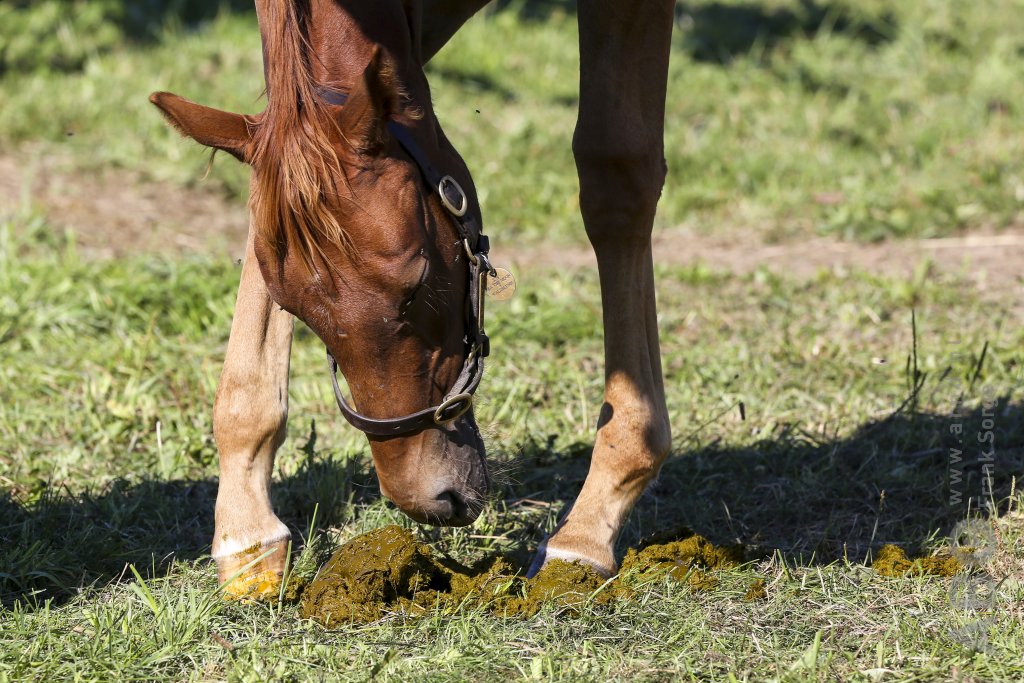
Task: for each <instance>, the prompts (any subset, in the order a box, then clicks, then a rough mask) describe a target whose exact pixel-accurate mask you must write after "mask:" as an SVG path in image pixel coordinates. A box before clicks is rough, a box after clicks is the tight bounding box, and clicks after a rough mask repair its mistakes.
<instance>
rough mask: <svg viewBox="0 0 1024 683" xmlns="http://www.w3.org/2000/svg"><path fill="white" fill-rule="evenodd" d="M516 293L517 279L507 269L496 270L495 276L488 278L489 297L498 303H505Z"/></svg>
mask: <svg viewBox="0 0 1024 683" xmlns="http://www.w3.org/2000/svg"><path fill="white" fill-rule="evenodd" d="M515 293H516V279H515V277H514V276H513V275H512V273H511V272H510V271H509V270H507V269H506V268H495V269H494V274H493V275H488V276H487V296H489V297H491V298H492V299H495V300H496V301H505V300H507V299H511V298H512V295H513V294H515Z"/></svg>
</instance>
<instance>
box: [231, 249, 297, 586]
mask: <svg viewBox="0 0 1024 683" xmlns="http://www.w3.org/2000/svg"><path fill="white" fill-rule="evenodd" d="M293 324H294V323H293V318H292V316H291V314H289V313H288V312H286V311H284V310H282V309H281V308H280V307H279V306H277V304H275V303H274V302H273V300H272V299H271V298H270V294H269V292H268V291H267V288H266V285H265V284H264V282H263V276H262V274H261V273H260V269H259V264H258V263H257V261H256V257H255V256H254V254H253V243H252V230H251V229H250V235H249V244H248V247H247V248H246V256H245V263H244V265H243V266H242V279H241V283H240V284H239V287H238V298H237V299H236V303H235V316H234V319H233V320H232V322H231V337H230V339H229V340H228V348H227V354H226V356H225V358H224V369H223V371H222V372H221V376H220V385H219V386H218V388H217V399H216V402H215V404H214V408H213V434H214V438H215V439H216V441H217V448H218V450H219V452H220V486H219V488H218V491H217V509H216V524H215V530H214V539H213V553H212V554H213V557H214V559H215V560H216V561H217V573H218V576H219V578H220V580H221V582H229V583H227V586H226V590H227V592H228V594H230V595H235V596H243V595H245V596H251V597H256V596H260V595H269V594H276V592H277V590H278V589H279V587H280V582H281V576H282V574H283V571H284V568H285V561H286V556H287V553H288V541H289V538H290V536H291V534H290V533H289V531H288V527H286V526H285V525H284V524H282V523H281V520H279V519H278V518H277V516H276V515H275V514H274V511H273V509H272V507H271V504H270V475H271V472H272V470H273V467H274V453H275V452H276V451H277V448H278V447H279V446H280V445H281V443H282V442H283V441H284V437H285V427H286V424H287V421H288V364H289V359H290V356H291V343H292V342H291V340H292V327H293Z"/></svg>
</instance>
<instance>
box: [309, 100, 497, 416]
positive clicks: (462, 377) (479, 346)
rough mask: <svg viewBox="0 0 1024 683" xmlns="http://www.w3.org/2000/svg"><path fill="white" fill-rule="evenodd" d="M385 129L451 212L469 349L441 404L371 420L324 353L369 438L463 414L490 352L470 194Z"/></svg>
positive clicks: (338, 396)
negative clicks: (463, 265)
mask: <svg viewBox="0 0 1024 683" xmlns="http://www.w3.org/2000/svg"><path fill="white" fill-rule="evenodd" d="M317 94H318V95H319V96H320V98H321V99H322V100H323V101H324V102H326V103H327V104H330V105H334V106H341V105H343V104H345V102H346V101H348V94H347V93H343V92H340V91H337V90H330V89H327V88H318V89H317ZM387 127H388V132H389V133H391V135H393V136H394V138H395V139H396V140H397V141H398V144H399V145H401V147H402V149H404V150H405V153H406V154H408V155H409V156H410V157H411V158H412V160H413V161H414V162H416V165H417V166H418V167H419V169H420V173H421V174H422V175H423V178H424V180H426V182H427V185H428V186H429V187H430V188H431V189H432V190H433V191H434V192H436V193H437V195H438V197H439V198H440V199H441V203H442V204H443V205H444V207H445V209H447V210H448V213H449V214H451V216H452V219H453V221H454V223H455V228H456V230H457V231H458V233H459V238H460V239H461V240H462V247H463V250H464V251H465V252H466V256H467V257H468V259H469V306H468V311H467V314H466V323H467V329H466V343H467V344H468V345H469V352H468V353H467V354H466V360H465V362H464V363H463V364H462V371H461V372H460V373H459V376H458V378H457V379H456V380H455V384H454V385H452V388H451V389H449V390H448V393H447V394H445V396H444V398H443V399H442V400H441V402H440V403H439V404H437V405H436V406H431V407H429V408H424V409H423V410H420V411H417V412H415V413H410V414H408V415H403V416H402V417H390V418H372V417H367V416H366V415H363V414H361V413H358V412H356V410H355V409H354V408H353V407H352V406H351V405H349V402H348V401H347V400H346V399H345V395H344V394H343V393H342V391H341V386H340V385H339V384H338V362H337V361H336V360H335V359H334V356H333V355H331V352H330V351H328V352H327V361H328V365H329V367H330V371H331V384H332V385H333V386H334V398H335V400H336V401H337V403H338V409H339V410H340V411H341V414H342V415H344V416H345V419H346V420H348V421H349V423H350V424H351V425H352V426H353V427H355V428H356V429H358V430H360V431H362V432H365V433H366V434H370V435H373V436H399V435H402V434H409V433H411V432H418V431H421V430H423V429H427V428H429V427H435V426H437V425H444V424H447V423H449V422H452V421H454V420H456V419H458V418H460V417H462V415H464V414H465V413H466V412H467V411H468V410H469V409H470V408H472V407H473V393H474V392H475V391H476V389H477V387H478V386H480V380H481V379H482V378H483V375H484V357H486V356H487V355H488V354H489V353H490V341H489V340H488V338H487V334H486V333H485V332H484V294H485V291H486V287H487V276H488V275H491V274H494V268H493V267H492V266H491V262H490V260H488V258H487V253H488V251H490V242H489V241H488V239H487V236H486V235H484V234H483V229H482V228H481V226H480V224H479V222H478V221H477V219H476V217H475V214H474V212H472V211H469V198H468V197H467V195H466V193H465V191H463V189H462V187H461V186H459V184H458V183H457V182H456V181H455V179H454V178H452V177H451V176H450V175H442V174H441V173H440V172H438V170H437V169H436V168H435V167H434V165H433V164H431V163H430V158H429V157H428V156H427V155H426V153H425V152H424V151H423V148H422V147H420V146H419V143H417V142H416V140H415V139H414V138H413V136H412V132H411V131H410V130H409V129H408V128H406V127H405V126H403V125H402V124H400V123H398V122H396V121H388V122H387Z"/></svg>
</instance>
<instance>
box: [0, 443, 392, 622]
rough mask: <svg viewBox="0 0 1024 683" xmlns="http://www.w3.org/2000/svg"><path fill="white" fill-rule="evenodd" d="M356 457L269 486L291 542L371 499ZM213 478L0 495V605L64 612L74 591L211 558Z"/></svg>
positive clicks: (372, 486)
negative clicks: (22, 497) (48, 606)
mask: <svg viewBox="0 0 1024 683" xmlns="http://www.w3.org/2000/svg"><path fill="white" fill-rule="evenodd" d="M377 490H378V489H377V483H376V478H375V476H374V475H373V473H372V472H371V471H370V469H369V462H368V460H366V459H362V458H349V459H345V460H328V459H321V458H308V459H306V460H305V461H304V462H303V463H302V464H301V466H300V467H299V468H298V469H297V471H296V472H294V473H292V474H289V475H287V476H284V477H282V478H281V479H280V480H279V481H276V482H275V483H274V490H273V499H274V508H275V510H276V511H277V513H278V515H279V516H280V517H281V519H282V521H284V523H285V524H287V525H288V526H289V528H291V529H292V530H293V533H294V534H295V539H296V542H297V543H299V542H301V541H300V535H304V534H305V533H306V532H307V531H308V530H309V529H310V526H311V523H312V522H313V518H314V515H315V518H316V523H317V527H318V528H324V527H328V526H333V525H339V524H343V523H344V522H346V521H347V520H348V519H349V517H351V515H352V514H353V511H354V510H355V509H356V507H357V506H359V505H360V504H365V503H366V502H368V501H369V500H370V499H374V498H376V497H377V496H378V493H377ZM216 498H217V481H216V479H202V480H195V481H188V480H173V481H143V482H141V483H138V484H128V483H125V482H115V483H114V484H112V485H111V486H110V487H108V488H107V489H106V490H104V491H102V492H99V493H94V494H85V495H80V496H70V495H65V493H64V492H62V491H60V490H49V491H48V492H47V493H46V494H44V496H43V497H42V498H41V499H39V500H37V501H35V502H32V503H30V504H24V503H22V502H21V501H18V500H16V499H15V498H14V497H13V496H12V495H11V494H10V493H9V492H0V604H3V605H5V606H10V605H12V604H13V603H14V602H17V601H20V602H22V603H24V604H26V605H41V604H43V603H44V602H45V601H46V600H48V599H49V600H52V601H53V602H54V604H61V603H63V602H66V601H67V600H68V599H70V598H71V597H73V596H74V595H75V594H76V593H77V592H78V591H79V590H80V589H81V588H83V587H86V586H91V585H104V584H106V583H109V582H111V581H119V580H121V579H124V578H126V577H127V578H128V579H129V580H130V579H131V578H132V573H131V570H130V569H129V568H128V565H129V564H132V565H134V566H135V568H136V569H137V570H138V571H139V572H140V574H142V576H143V577H144V578H149V577H153V576H161V575H164V574H165V573H166V571H167V570H168V569H169V568H170V566H171V564H172V562H173V561H174V560H175V559H178V560H184V561H192V560H197V559H200V558H202V557H203V556H207V555H209V552H210V541H211V538H212V534H213V523H214V503H215V501H216Z"/></svg>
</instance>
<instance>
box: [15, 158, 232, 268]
mask: <svg viewBox="0 0 1024 683" xmlns="http://www.w3.org/2000/svg"><path fill="white" fill-rule="evenodd" d="M28 208H31V209H32V210H33V211H34V212H37V213H41V214H42V215H43V216H45V217H46V219H47V221H48V222H49V223H50V224H51V225H53V226H54V227H56V228H58V229H68V230H72V231H73V232H74V233H75V235H76V238H77V242H78V244H79V245H80V246H81V251H82V253H84V254H85V255H87V256H89V257H91V258H116V257H119V256H124V255H126V254H129V253H134V252H160V253H172V254H173V253H178V254H180V253H188V252H199V251H207V252H213V253H221V254H225V255H230V256H232V257H233V258H240V257H241V256H242V254H243V250H244V247H245V235H246V231H247V230H248V227H249V222H248V220H249V219H248V212H247V210H246V208H245V206H244V204H242V203H241V202H231V201H228V200H227V199H225V198H224V197H223V196H221V195H219V194H217V193H215V192H212V191H206V190H202V189H198V190H197V189H188V188H183V187H180V186H177V185H173V184H170V183H155V182H147V181H146V180H144V179H143V178H142V177H141V176H140V174H138V173H134V172H131V171H126V170H123V169H106V170H103V171H99V172H95V173H91V172H90V173H86V172H82V171H72V170H70V169H69V165H68V164H67V162H66V161H65V160H63V159H61V158H59V157H55V156H28V155H20V154H18V155H7V154H0V218H3V217H6V216H10V215H14V214H17V213H18V212H20V211H23V210H25V209H28Z"/></svg>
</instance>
